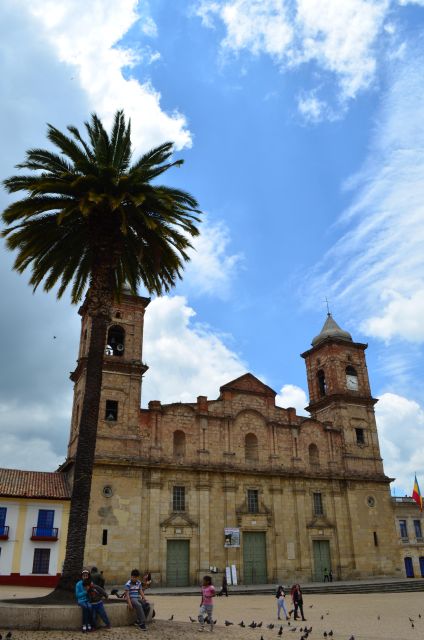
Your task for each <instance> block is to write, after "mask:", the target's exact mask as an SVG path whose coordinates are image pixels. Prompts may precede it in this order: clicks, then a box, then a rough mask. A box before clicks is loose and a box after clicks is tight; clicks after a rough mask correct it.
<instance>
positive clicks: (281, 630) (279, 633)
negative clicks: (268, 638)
mask: <svg viewBox="0 0 424 640" xmlns="http://www.w3.org/2000/svg"><path fill="white" fill-rule="evenodd" d="M278 635H279V636H282V635H283V627H282V626H281V627H280V630H279V632H278Z"/></svg>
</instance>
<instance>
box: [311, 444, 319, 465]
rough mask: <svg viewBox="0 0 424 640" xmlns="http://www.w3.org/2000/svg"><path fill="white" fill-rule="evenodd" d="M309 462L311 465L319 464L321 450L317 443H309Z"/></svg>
mask: <svg viewBox="0 0 424 640" xmlns="http://www.w3.org/2000/svg"><path fill="white" fill-rule="evenodd" d="M309 464H310V465H311V467H318V466H319V451H318V447H317V445H316V444H310V445H309Z"/></svg>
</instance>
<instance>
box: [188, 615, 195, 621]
mask: <svg viewBox="0 0 424 640" xmlns="http://www.w3.org/2000/svg"><path fill="white" fill-rule="evenodd" d="M189 618H190V622H197V620H195V619H194V618H192V617H191V616H189Z"/></svg>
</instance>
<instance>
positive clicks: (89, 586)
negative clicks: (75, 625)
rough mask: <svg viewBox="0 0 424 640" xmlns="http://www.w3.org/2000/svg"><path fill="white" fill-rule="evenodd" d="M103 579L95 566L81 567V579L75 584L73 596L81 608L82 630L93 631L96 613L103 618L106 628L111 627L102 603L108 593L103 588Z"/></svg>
mask: <svg viewBox="0 0 424 640" xmlns="http://www.w3.org/2000/svg"><path fill="white" fill-rule="evenodd" d="M104 585H105V581H104V578H103V575H102V573H99V571H98V570H97V567H93V568H92V569H91V571H89V569H83V570H82V572H81V579H80V580H78V582H77V583H76V585H75V597H76V599H77V603H78V605H79V606H80V607H81V609H82V630H83V632H84V633H85V632H86V631H94V630H95V629H96V626H97V615H99V616H100V618H101V619H102V620H103V622H104V624H105V627H106V629H111V624H110V620H109V617H108V615H107V613H106V610H105V608H104V605H103V600H104V599H107V597H108V594H107V593H106V591H105V590H104Z"/></svg>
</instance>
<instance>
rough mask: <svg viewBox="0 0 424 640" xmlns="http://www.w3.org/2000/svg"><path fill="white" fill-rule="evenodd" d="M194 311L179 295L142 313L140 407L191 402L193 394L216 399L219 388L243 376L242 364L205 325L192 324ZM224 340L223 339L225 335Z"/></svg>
mask: <svg viewBox="0 0 424 640" xmlns="http://www.w3.org/2000/svg"><path fill="white" fill-rule="evenodd" d="M195 315H196V314H195V311H194V310H193V309H192V308H191V307H189V306H188V304H187V301H186V299H185V298H184V297H182V296H174V297H166V296H165V297H162V298H156V299H155V300H153V301H152V302H151V303H150V305H149V307H148V310H147V313H146V319H145V331H144V356H143V357H144V360H145V361H146V362H147V364H148V365H149V367H150V369H149V371H148V372H147V373H146V375H145V376H144V378H143V404H147V403H148V402H149V400H161V401H162V402H180V401H181V402H194V401H195V400H196V398H197V396H198V395H206V396H209V398H212V399H214V398H217V397H218V395H219V388H220V387H221V386H222V385H223V384H225V383H227V382H229V381H230V380H233V379H235V378H237V377H239V376H240V375H242V374H243V373H246V366H245V364H244V363H243V361H242V360H241V358H240V357H239V355H238V354H236V353H234V352H233V351H231V349H229V348H228V347H227V346H226V345H225V343H224V337H223V336H219V335H217V334H216V333H214V331H213V330H212V329H211V328H210V327H207V326H204V325H201V324H199V323H196V322H195V321H194V317H195ZM227 338H228V337H227Z"/></svg>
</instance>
